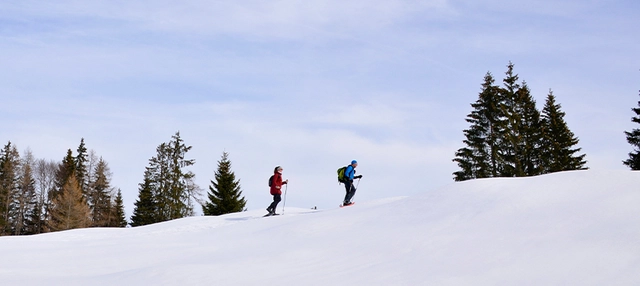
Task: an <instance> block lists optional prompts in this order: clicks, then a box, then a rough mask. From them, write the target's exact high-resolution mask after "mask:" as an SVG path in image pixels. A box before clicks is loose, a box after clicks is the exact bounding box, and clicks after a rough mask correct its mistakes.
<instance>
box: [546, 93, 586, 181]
mask: <svg viewBox="0 0 640 286" xmlns="http://www.w3.org/2000/svg"><path fill="white" fill-rule="evenodd" d="M564 116H565V113H564V112H562V110H561V106H560V104H558V103H556V98H555V96H554V95H553V92H552V91H551V90H549V94H548V95H547V100H546V102H545V105H544V108H543V110H542V125H543V126H544V137H543V144H544V146H545V152H544V154H543V164H542V165H543V168H544V170H543V172H544V173H552V172H559V171H568V170H582V169H586V167H585V165H586V163H587V162H586V161H585V160H584V157H585V154H582V155H577V153H578V152H580V150H581V148H574V147H575V146H576V145H577V144H578V138H577V137H575V135H574V134H573V132H571V130H569V127H568V126H567V123H566V122H565V120H564Z"/></svg>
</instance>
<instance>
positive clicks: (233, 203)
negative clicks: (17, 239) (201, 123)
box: [0, 132, 246, 235]
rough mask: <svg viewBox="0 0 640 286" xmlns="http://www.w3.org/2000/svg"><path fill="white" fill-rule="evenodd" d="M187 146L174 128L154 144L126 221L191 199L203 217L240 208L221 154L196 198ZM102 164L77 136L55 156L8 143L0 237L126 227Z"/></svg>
mask: <svg viewBox="0 0 640 286" xmlns="http://www.w3.org/2000/svg"><path fill="white" fill-rule="evenodd" d="M190 149H191V146H187V145H186V144H185V143H184V141H183V140H182V139H181V138H180V133H179V132H177V133H176V134H175V135H174V136H173V137H172V139H171V141H169V142H167V143H162V144H160V145H159V146H158V147H157V149H156V150H157V154H156V156H154V157H153V158H151V159H150V160H149V166H148V167H146V168H145V172H144V177H143V182H142V183H140V185H139V195H138V199H137V200H136V202H135V209H134V212H133V215H132V216H131V226H140V225H146V224H152V223H156V222H161V221H167V220H172V219H177V218H182V217H187V216H192V215H194V202H197V203H198V204H200V205H201V206H202V210H203V213H204V214H205V215H221V214H225V213H232V212H239V211H243V210H244V208H245V205H246V200H245V199H244V197H243V196H242V190H241V188H240V182H239V180H237V179H236V178H235V174H234V173H233V171H232V170H231V161H230V160H229V157H228V155H229V154H228V153H226V152H224V153H223V155H222V159H221V160H220V161H219V162H218V169H217V171H215V173H214V175H215V178H214V180H211V186H209V192H208V196H207V199H208V200H207V201H204V202H202V201H201V200H200V199H199V196H200V192H201V190H200V188H199V187H198V186H197V185H196V184H195V183H194V178H195V174H193V173H192V172H191V171H187V170H186V169H185V168H187V167H189V166H191V165H193V164H195V160H193V159H185V158H186V153H187V152H188V151H189V150H190ZM111 177H112V174H111V171H110V168H109V166H108V164H107V162H106V161H105V160H104V159H102V158H101V157H100V158H99V157H97V156H96V155H95V152H94V151H93V150H91V151H87V148H86V146H85V142H84V139H82V140H81V141H80V146H78V149H77V154H76V155H74V154H73V152H72V151H71V149H69V150H68V151H67V154H66V156H65V157H64V158H63V159H62V161H61V162H55V161H47V160H45V159H35V158H34V156H33V155H32V153H31V151H29V150H27V151H25V152H24V155H23V156H20V154H19V152H18V150H17V147H16V146H15V145H13V144H12V143H11V142H9V143H7V145H5V146H4V148H3V149H2V150H0V235H27V234H39V233H45V232H52V231H61V230H68V229H75V228H86V227H126V226H127V220H126V218H125V212H124V203H123V200H122V193H121V191H120V190H119V189H116V188H115V187H112V186H111Z"/></svg>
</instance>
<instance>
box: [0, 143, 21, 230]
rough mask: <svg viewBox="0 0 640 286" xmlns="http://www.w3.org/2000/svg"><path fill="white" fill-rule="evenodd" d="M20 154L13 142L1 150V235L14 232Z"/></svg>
mask: <svg viewBox="0 0 640 286" xmlns="http://www.w3.org/2000/svg"><path fill="white" fill-rule="evenodd" d="M19 167H20V154H19V153H18V150H17V148H16V147H15V146H13V145H12V144H11V142H9V143H7V145H5V146H4V148H3V149H2V151H0V235H10V234H12V229H11V224H12V217H11V215H12V213H13V210H12V207H13V206H14V205H13V204H12V203H13V198H14V197H15V196H16V194H17V192H18V188H19V187H18V181H19V179H18V170H19Z"/></svg>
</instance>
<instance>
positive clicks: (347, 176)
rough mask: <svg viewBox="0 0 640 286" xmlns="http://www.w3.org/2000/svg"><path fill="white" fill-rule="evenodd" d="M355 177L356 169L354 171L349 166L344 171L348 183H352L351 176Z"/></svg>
mask: <svg viewBox="0 0 640 286" xmlns="http://www.w3.org/2000/svg"><path fill="white" fill-rule="evenodd" d="M355 175H356V169H354V168H353V166H351V165H349V166H347V169H346V170H344V176H345V177H346V178H347V180H349V181H353V176H355Z"/></svg>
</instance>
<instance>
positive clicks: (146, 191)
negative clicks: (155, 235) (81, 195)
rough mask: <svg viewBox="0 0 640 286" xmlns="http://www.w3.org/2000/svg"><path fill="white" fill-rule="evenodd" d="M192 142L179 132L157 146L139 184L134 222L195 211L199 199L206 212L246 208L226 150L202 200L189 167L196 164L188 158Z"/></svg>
mask: <svg viewBox="0 0 640 286" xmlns="http://www.w3.org/2000/svg"><path fill="white" fill-rule="evenodd" d="M191 147H192V146H187V145H186V144H185V143H184V141H183V140H182V139H181V138H180V132H176V134H175V135H173V136H172V137H171V140H170V141H169V142H167V143H162V144H160V145H159V146H158V148H156V151H157V153H156V156H154V157H153V158H151V159H150V160H149V166H148V167H146V169H145V173H144V180H143V182H142V183H141V184H140V185H139V189H138V191H139V193H138V199H137V200H136V202H135V203H134V205H135V208H134V210H133V215H132V216H131V226H141V225H147V224H152V223H157V222H162V221H167V220H172V219H177V218H182V217H186V216H192V215H193V214H194V205H195V203H194V202H196V203H198V204H200V205H201V206H202V211H203V213H204V215H222V214H226V213H233V212H240V211H244V210H245V205H246V200H245V198H244V197H243V196H242V190H241V187H240V181H239V180H237V179H236V177H235V174H234V172H233V171H232V170H231V161H230V160H229V154H228V153H227V152H223V154H222V158H221V159H220V161H218V169H217V170H216V171H215V173H214V179H213V180H211V185H210V186H209V192H208V193H207V200H206V201H204V202H203V201H201V200H200V193H201V190H200V188H199V187H198V185H196V184H195V182H194V178H195V175H194V174H193V173H192V172H191V171H188V170H187V169H185V168H186V167H188V166H192V165H193V164H195V160H194V159H186V154H187V152H188V151H189V150H191Z"/></svg>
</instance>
